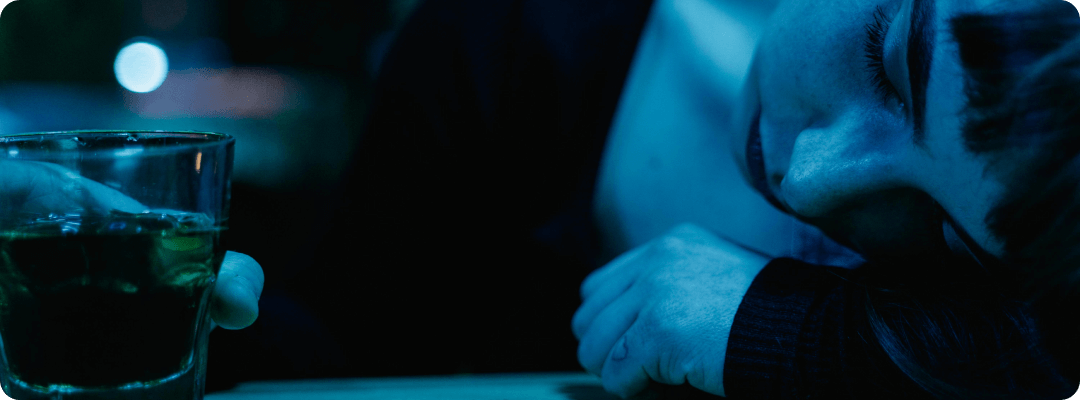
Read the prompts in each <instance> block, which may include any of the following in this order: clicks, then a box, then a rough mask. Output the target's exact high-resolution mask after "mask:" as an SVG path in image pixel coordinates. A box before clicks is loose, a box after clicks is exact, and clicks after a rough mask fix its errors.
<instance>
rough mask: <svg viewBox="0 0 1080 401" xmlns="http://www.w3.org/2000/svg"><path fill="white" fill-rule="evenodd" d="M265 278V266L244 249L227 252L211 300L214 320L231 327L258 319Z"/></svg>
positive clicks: (227, 327)
mask: <svg viewBox="0 0 1080 401" xmlns="http://www.w3.org/2000/svg"><path fill="white" fill-rule="evenodd" d="M263 279H264V278H263V271H262V266H259V263H258V262H256V261H255V259H252V258H251V257H250V256H247V255H244V254H242V253H237V252H228V253H226V254H225V260H224V261H223V262H222V263H221V270H220V271H219V272H218V282H217V287H216V288H215V289H214V295H213V299H212V300H211V301H210V317H211V319H213V321H214V323H216V324H217V325H218V326H221V327H223V328H226V329H229V330H238V329H242V328H245V327H248V326H250V325H251V324H252V323H255V319H256V318H257V317H258V316H259V297H260V296H261V295H262V290H263ZM211 327H213V325H211Z"/></svg>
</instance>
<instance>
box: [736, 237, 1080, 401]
mask: <svg viewBox="0 0 1080 401" xmlns="http://www.w3.org/2000/svg"><path fill="white" fill-rule="evenodd" d="M864 268H866V267H864ZM852 272H853V271H851V270H847V269H840V268H833V267H822V266H814V265H808V264H804V263H802V262H799V261H796V260H793V259H786V258H781V259H776V260H774V261H772V262H771V263H770V264H769V265H768V266H766V268H765V269H763V270H762V271H761V272H760V273H759V274H758V276H757V277H756V278H755V279H754V282H753V284H752V285H751V287H750V289H749V290H748V291H747V294H746V295H745V297H744V298H743V301H742V303H741V304H740V306H739V310H738V312H737V313H736V315H735V321H734V323H733V325H732V329H731V334H730V337H729V339H728V348H727V357H726V360H725V365H724V387H725V390H726V392H727V395H728V396H729V397H731V398H827V399H853V398H858V399H883V398H885V399H897V398H899V399H923V398H933V397H934V395H933V394H932V393H930V392H929V391H927V390H925V389H924V388H923V387H922V386H920V385H919V384H916V382H915V381H914V380H913V379H911V377H909V376H908V375H907V374H905V373H904V372H903V371H901V369H900V368H899V367H898V365H897V364H896V363H895V362H894V361H893V358H890V356H889V355H888V354H887V353H886V352H885V351H884V348H883V347H882V346H881V343H880V342H879V341H878V338H877V336H876V335H875V333H874V330H873V329H872V328H871V322H870V320H869V319H868V317H867V316H868V308H867V306H868V305H867V303H868V302H870V301H868V299H869V298H868V297H867V291H866V289H865V288H864V287H862V286H859V285H857V284H854V282H853V281H852V280H850V279H849V276H852ZM933 299H937V298H929V297H927V298H925V299H913V300H911V301H912V303H911V305H918V304H919V302H920V301H921V302H922V305H924V306H927V305H928V304H929V303H932V302H934V301H933ZM890 305H896V304H890ZM950 305H951V304H950ZM876 306H878V305H875V307H876ZM939 307H940V308H941V309H936V310H944V311H947V312H946V313H944V314H938V315H934V316H948V317H949V318H950V319H951V320H949V321H948V325H947V324H945V323H941V322H938V323H941V324H939V325H937V326H930V325H926V324H913V323H918V322H932V321H934V320H933V318H928V319H929V320H917V319H915V318H912V317H911V315H905V314H902V313H900V314H889V313H883V314H881V315H880V316H881V319H883V320H884V321H885V323H886V324H895V323H897V322H903V325H902V326H903V327H908V328H911V330H912V331H911V332H909V334H911V333H915V334H911V336H910V337H909V338H921V339H927V338H935V339H936V338H938V337H929V336H923V337H919V335H920V334H918V333H916V331H918V330H923V331H926V332H930V331H933V330H934V329H931V327H936V329H941V328H943V327H949V329H951V330H950V331H952V332H951V333H949V332H942V333H940V334H943V336H942V337H941V338H945V339H946V341H945V343H944V344H945V346H943V347H940V348H933V347H921V348H920V346H919V345H917V344H919V341H909V342H906V343H905V344H909V348H908V351H910V352H908V353H907V354H906V355H907V357H909V358H915V359H914V360H918V361H920V362H926V361H936V362H934V363H933V364H932V365H934V366H935V368H932V369H938V370H931V371H933V372H935V373H933V374H931V375H930V376H931V377H934V378H940V379H944V380H945V382H946V383H957V384H960V383H962V384H961V386H962V388H963V389H964V390H963V391H962V392H959V393H953V394H954V396H951V397H950V396H949V394H948V393H946V394H945V396H946V397H948V398H967V397H970V396H971V395H973V394H974V395H977V396H978V397H979V398H1027V399H1062V398H1067V397H1069V396H1070V395H1072V394H1073V393H1075V392H1076V389H1077V385H1078V383H1077V382H1076V381H1075V380H1067V379H1065V378H1063V377H1062V375H1061V374H1060V373H1059V372H1060V371H1061V370H1060V369H1058V367H1057V365H1056V363H1054V362H1053V360H1052V359H1051V358H1049V357H1048V355H1047V354H1046V353H1045V352H1042V351H1041V348H1040V346H1039V344H1038V341H1037V336H1035V335H1028V336H1021V335H1008V334H1009V333H1012V332H1010V331H1009V328H1010V327H1014V326H1010V325H1009V324H1006V323H1002V321H1006V322H1015V321H1017V320H1016V319H1015V317H1016V316H1023V315H1017V314H1015V313H1014V314H1010V312H1009V311H1004V310H986V309H985V308H983V309H977V308H976V309H964V308H945V307H943V306H940V305H939ZM907 309H912V308H906V309H904V310H907ZM881 310H885V308H881ZM897 310H900V309H897ZM930 310H934V309H932V306H931V309H930ZM972 310H975V311H976V312H974V313H971V311H972ZM928 316H929V315H928ZM890 319H892V320H890ZM987 322H990V323H987ZM894 327H895V326H894ZM1025 327H1026V326H1025ZM1020 330H1023V329H1022V328H1021V329H1020ZM1003 334H1004V335H1003ZM954 338H959V339H972V341H971V342H969V343H964V342H963V341H961V340H957V341H958V342H955V343H950V342H948V340H949V339H954ZM1002 338H1004V339H1005V340H1000V339H1002ZM1012 338H1017V339H1019V338H1023V340H1022V341H1021V340H1009V339H1012ZM1033 338H1034V339H1036V340H1034V342H1032V341H1031V339H1033ZM1018 341H1019V342H1022V343H1024V344H1025V345H1029V346H1028V347H1026V350H1025V351H1024V352H1022V353H1009V352H1005V351H1003V350H1006V349H1009V347H1012V348H1016V347H1015V345H1016V344H1015V343H1016V342H1018ZM957 344H960V345H959V346H958V345H957ZM963 344H977V346H976V347H975V348H976V349H974V350H972V349H962V348H964V347H963V346H962V345H963ZM998 351H1001V352H998ZM952 354H955V355H952ZM926 355H931V358H930V359H925V358H923V357H924V356H926ZM1016 355H1019V358H1020V360H1013V362H1009V363H1006V364H1004V365H1000V364H997V363H989V364H987V363H985V362H986V361H995V362H996V361H999V359H995V358H996V357H999V356H1016ZM934 357H937V359H933V358H934ZM920 358H921V359H920ZM949 358H951V359H949ZM967 362H970V363H967ZM980 362H981V363H980ZM950 364H951V365H950ZM925 365H927V364H924V366H925ZM953 365H955V367H954V366H953ZM1000 366H1006V367H1004V368H1000ZM942 368H945V370H941V369H942ZM942 371H951V372H956V376H955V377H953V378H949V377H945V375H944V374H940V373H939V372H942ZM956 378H959V379H957V380H954V379H956ZM924 382H925V381H924ZM934 388H935V391H936V392H937V393H938V394H942V387H934ZM945 390H946V391H948V388H945Z"/></svg>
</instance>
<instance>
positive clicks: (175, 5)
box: [142, 0, 188, 31]
mask: <svg viewBox="0 0 1080 401" xmlns="http://www.w3.org/2000/svg"><path fill="white" fill-rule="evenodd" d="M187 9H188V3H187V0H142V17H143V22H146V25H147V26H149V27H151V28H154V29H156V30H158V31H171V30H173V28H176V26H177V25H180V23H181V22H183V21H184V17H185V16H187Z"/></svg>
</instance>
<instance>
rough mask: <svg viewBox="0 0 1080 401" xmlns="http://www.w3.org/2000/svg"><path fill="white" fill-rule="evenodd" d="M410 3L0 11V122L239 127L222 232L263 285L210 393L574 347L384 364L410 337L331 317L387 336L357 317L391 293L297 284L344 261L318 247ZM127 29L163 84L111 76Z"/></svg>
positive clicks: (272, 0)
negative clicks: (142, 85) (324, 306)
mask: <svg viewBox="0 0 1080 401" xmlns="http://www.w3.org/2000/svg"><path fill="white" fill-rule="evenodd" d="M417 3H418V1H417V0H366V1H364V0H362V1H348V2H346V1H319V0H314V1H303V2H296V1H285V0H212V1H205V0H21V1H16V2H14V3H12V4H10V5H9V6H8V7H6V8H5V9H4V10H3V13H2V15H0V134H11V133H19V132H33V131H51V130H67V129H164V130H168V129H183V130H201V131H217V132H226V133H229V134H232V135H233V136H235V137H236V138H237V151H236V160H235V174H234V185H233V192H232V196H233V203H232V204H233V208H232V210H231V216H230V219H231V221H230V231H229V232H228V235H227V238H226V241H227V244H228V248H229V249H230V250H235V251H238V252H243V253H247V254H249V255H251V256H253V257H254V258H255V259H256V260H258V261H259V262H260V264H261V265H262V267H263V269H264V272H265V277H266V286H265V289H264V292H263V295H262V298H261V300H260V309H261V311H260V317H259V319H258V321H257V322H256V323H255V325H253V326H252V327H250V328H247V329H244V330H240V331H227V330H221V329H219V330H216V331H215V332H214V333H213V334H212V335H211V342H210V344H211V345H210V348H211V351H210V355H211V356H210V359H209V366H208V379H207V386H208V389H209V391H214V390H217V389H222V388H227V387H230V386H232V385H233V384H235V383H236V382H239V381H245V380H258V379H286V378H307V377H335V376H361V375H362V376H379V375H414V374H457V373H473V372H483V371H508V370H568V369H575V368H576V366H575V365H574V364H573V352H574V350H573V349H572V348H571V349H568V350H566V352H565V353H564V354H563V355H562V356H560V357H557V358H555V359H552V358H550V357H549V358H547V360H548V361H549V362H548V363H544V362H543V360H544V359H545V358H544V357H543V355H541V357H540V359H539V361H540V362H539V365H535V366H533V367H532V369H530V368H529V367H528V366H526V367H521V366H504V365H502V364H499V363H490V364H488V365H487V366H485V367H477V363H475V358H481V357H484V358H488V357H489V356H484V355H481V354H482V353H479V352H471V351H469V350H456V351H454V352H453V353H452V355H453V356H452V357H448V355H451V353H447V352H444V353H442V354H435V355H431V358H432V360H431V361H424V360H420V359H418V357H416V353H415V352H413V353H411V354H410V353H409V352H404V353H401V358H402V359H404V360H400V361H399V362H397V363H394V364H393V365H394V366H388V363H387V361H392V360H397V359H395V358H392V357H391V356H389V355H390V354H392V353H393V352H392V350H388V349H387V348H388V347H390V348H393V347H402V346H403V344H405V342H404V340H399V341H398V342H397V343H381V344H380V343H373V342H371V341H369V339H367V338H364V336H363V335H362V334H361V335H359V336H358V335H357V334H355V333H356V331H355V330H354V331H349V333H348V334H342V332H341V331H340V330H336V331H335V330H331V329H330V328H328V326H334V327H338V326H341V325H342V322H355V323H356V324H358V325H365V326H370V327H369V328H370V330H372V331H373V332H380V333H384V335H382V336H376V337H374V338H382V339H385V338H389V337H388V336H387V335H385V333H395V328H394V327H387V326H388V324H387V323H386V322H379V321H373V320H372V319H370V318H369V317H370V316H371V314H368V313H365V309H370V308H382V309H383V310H386V309H388V308H390V306H389V305H370V304H365V305H350V306H348V308H347V309H348V311H349V313H344V314H339V313H338V312H339V311H340V310H342V309H334V310H333V311H331V312H332V313H330V312H327V311H314V310H313V309H315V308H317V307H319V306H318V305H319V303H318V302H316V301H312V298H315V297H319V295H320V294H319V293H318V292H319V291H318V289H317V288H314V289H313V288H306V289H298V288H296V286H294V285H292V283H294V282H296V281H297V280H296V278H297V277H298V276H301V275H305V274H309V273H311V272H313V271H316V270H324V271H325V270H333V269H342V268H345V267H342V266H326V265H320V266H316V265H314V264H315V263H316V262H314V261H315V260H316V258H314V257H313V253H314V252H317V249H318V246H319V244H320V243H321V241H322V240H323V236H324V235H326V233H327V231H328V229H329V227H330V225H331V224H333V223H334V222H336V221H338V220H339V219H338V216H339V215H342V214H341V213H340V211H341V210H342V209H341V208H347V207H348V204H343V203H342V196H343V194H344V193H345V192H346V191H347V188H343V186H342V184H341V181H342V177H343V171H344V169H345V168H346V166H347V165H348V162H349V158H350V155H352V154H353V150H354V147H355V144H356V142H357V139H358V138H359V136H360V135H361V133H362V126H363V122H364V118H365V113H366V110H367V105H368V103H369V96H370V92H371V86H372V83H373V78H374V77H375V75H376V73H377V69H378V65H379V61H380V59H381V57H382V55H383V54H384V53H385V51H386V49H387V48H388V46H389V44H390V43H391V41H392V39H393V36H394V32H395V29H397V28H398V27H400V26H401V25H402V23H403V22H404V21H405V19H406V18H407V16H408V15H409V13H410V12H411V11H412V10H413V9H414V7H415V6H417ZM137 37H146V38H150V39H151V40H152V41H153V42H155V43H158V44H160V45H161V47H162V48H163V49H164V50H165V52H166V54H167V55H168V57H169V64H170V66H169V69H170V72H169V77H168V78H167V80H166V82H165V84H164V85H162V87H161V88H159V89H157V90H155V91H153V92H151V93H147V94H137V93H132V92H129V91H127V90H125V89H123V88H122V87H121V86H120V85H119V84H118V82H117V78H116V76H115V75H114V72H113V61H114V60H115V57H116V55H117V52H118V51H119V50H120V49H121V47H122V46H123V45H124V44H126V43H128V42H129V41H131V40H133V39H134V38H137ZM389 285H394V284H392V283H391V284H389ZM316 312H320V313H316ZM463 313H469V312H463ZM384 315H385V313H384ZM326 319H331V320H335V321H334V322H331V323H332V324H329V325H328V324H327V323H326V322H325V320H326ZM412 334H414V335H416V334H422V333H412ZM566 335H567V336H569V321H568V320H567V322H566ZM357 337H359V338H357ZM342 343H349V344H350V348H352V349H355V348H357V345H356V344H363V345H362V347H367V348H372V349H381V350H382V352H381V353H380V354H378V356H375V357H372V358H371V359H370V360H363V359H364V358H363V357H364V355H366V354H363V353H361V354H360V355H357V354H356V353H355V352H354V353H352V354H346V353H345V352H344V351H343V350H342V348H343V347H342ZM421 348H422V347H421ZM533 356H534V357H535V356H536V355H533ZM380 358H381V359H380ZM515 359H516V358H515ZM553 360H559V361H558V362H551V361H553Z"/></svg>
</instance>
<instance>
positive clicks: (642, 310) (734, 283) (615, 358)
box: [572, 224, 769, 398]
mask: <svg viewBox="0 0 1080 401" xmlns="http://www.w3.org/2000/svg"><path fill="white" fill-rule="evenodd" d="M768 261H769V259H768V258H767V257H766V256H763V255H760V254H758V253H755V252H752V251H749V250H747V249H745V248H743V247H741V246H738V245H736V244H734V243H732V242H730V241H727V240H724V239H721V238H719V237H717V236H715V235H713V234H712V233H710V232H708V231H707V230H705V229H702V228H700V227H697V226H695V225H692V224H683V225H680V226H678V227H676V228H674V229H672V230H671V231H669V232H668V233H667V234H665V235H663V236H661V237H659V238H656V239H654V240H652V241H650V242H648V243H646V244H644V245H642V246H639V247H637V248H634V249H632V250H630V251H629V252H626V253H624V254H622V255H621V256H619V257H617V258H615V259H614V260H613V261H611V262H610V263H608V264H607V265H605V266H603V267H601V268H600V269H598V270H596V271H595V272H593V273H592V274H591V275H589V277H588V278H586V279H585V281H584V282H583V283H582V285H581V297H582V300H583V303H582V305H581V307H580V308H578V310H577V312H576V313H575V314H574V318H573V323H572V326H573V331H574V335H575V336H576V337H577V338H578V340H579V341H580V344H579V346H578V360H579V361H580V362H581V364H582V366H584V367H585V370H587V371H589V372H590V373H593V374H596V375H599V376H600V378H601V381H602V382H603V385H604V389H605V390H606V391H608V392H610V393H613V394H616V395H619V396H621V397H623V398H629V397H632V396H635V395H637V394H639V393H640V392H641V391H642V390H644V389H645V388H646V387H647V385H648V384H649V382H650V381H654V382H658V383H662V384H669V385H681V384H684V383H689V384H690V385H691V386H693V387H696V388H698V389H700V390H702V391H705V392H708V393H712V394H716V395H719V396H724V395H725V392H724V383H723V377H724V357H725V355H726V351H727V339H728V334H730V332H731V325H732V323H733V322H734V319H735V312H736V311H737V310H738V308H739V303H740V302H741V301H742V298H743V296H744V295H745V294H746V291H747V290H748V289H749V288H750V284H751V282H753V280H754V277H755V276H756V275H757V273H758V272H759V271H761V269H762V268H764V267H765V265H766V264H767V263H768Z"/></svg>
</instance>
